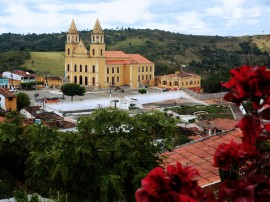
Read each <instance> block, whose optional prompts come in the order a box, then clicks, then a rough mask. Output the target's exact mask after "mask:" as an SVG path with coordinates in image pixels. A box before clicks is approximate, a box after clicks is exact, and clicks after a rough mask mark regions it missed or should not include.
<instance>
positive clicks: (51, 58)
mask: <svg viewBox="0 0 270 202" xmlns="http://www.w3.org/2000/svg"><path fill="white" fill-rule="evenodd" d="M64 64H65V58H64V52H31V59H29V60H26V62H25V64H24V66H25V67H27V68H28V69H32V70H34V71H35V72H48V73H50V74H51V75H54V76H63V75H64Z"/></svg>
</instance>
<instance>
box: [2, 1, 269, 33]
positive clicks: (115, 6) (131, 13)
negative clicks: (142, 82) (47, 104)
mask: <svg viewBox="0 0 270 202" xmlns="http://www.w3.org/2000/svg"><path fill="white" fill-rule="evenodd" d="M269 14H270V3H269V1H268V0H254V1H248V0H207V1H201V0H190V1H186V0H166V1H164V0H147V1H146V0H136V1H134V0H77V1H74V0H65V1H62V0H39V1H36V0H9V1H6V0H0V16H1V21H0V28H1V29H0V33H3V32H15V33H32V32H34V33H45V32H46V33H51V32H61V31H67V30H68V27H69V25H70V22H71V19H74V20H75V23H76V25H77V28H78V29H79V30H83V29H92V28H93V26H94V23H95V21H96V19H97V18H99V20H100V22H101V25H102V27H103V28H116V27H134V28H150V29H163V30H167V31H172V32H180V33H184V34H203V35H216V34H218V35H239V34H241V33H243V32H245V33H246V32H248V30H250V31H249V32H250V33H255V32H256V30H264V31H265V33H266V32H268V33H270V31H269V27H270V25H269V23H270V22H269Z"/></svg>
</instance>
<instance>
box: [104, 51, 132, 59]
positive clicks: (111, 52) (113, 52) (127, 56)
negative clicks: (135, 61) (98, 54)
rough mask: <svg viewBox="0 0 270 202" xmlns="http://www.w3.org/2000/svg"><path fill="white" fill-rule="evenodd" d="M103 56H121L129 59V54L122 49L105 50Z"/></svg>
mask: <svg viewBox="0 0 270 202" xmlns="http://www.w3.org/2000/svg"><path fill="white" fill-rule="evenodd" d="M105 58H111V59H113V58H123V59H129V58H130V56H129V55H127V54H125V53H124V52H123V51H105Z"/></svg>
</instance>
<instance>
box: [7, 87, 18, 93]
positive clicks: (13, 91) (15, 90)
mask: <svg viewBox="0 0 270 202" xmlns="http://www.w3.org/2000/svg"><path fill="white" fill-rule="evenodd" d="M9 92H12V93H15V92H17V89H15V88H13V89H10V90H9Z"/></svg>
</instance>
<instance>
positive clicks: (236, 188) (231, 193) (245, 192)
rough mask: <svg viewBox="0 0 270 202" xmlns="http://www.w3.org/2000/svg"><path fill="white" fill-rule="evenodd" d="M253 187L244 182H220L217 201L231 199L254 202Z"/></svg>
mask: <svg viewBox="0 0 270 202" xmlns="http://www.w3.org/2000/svg"><path fill="white" fill-rule="evenodd" d="M254 188H255V186H254V185H252V184H250V183H249V182H248V181H245V180H238V181H228V180H225V181H223V182H222V184H221V187H220V189H219V193H218V199H219V201H225V199H232V201H245V202H254Z"/></svg>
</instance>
